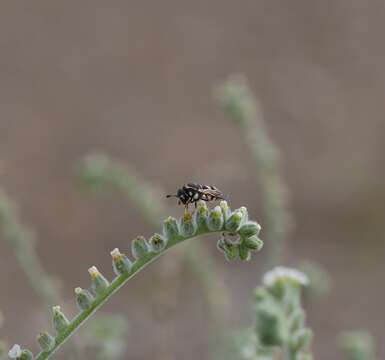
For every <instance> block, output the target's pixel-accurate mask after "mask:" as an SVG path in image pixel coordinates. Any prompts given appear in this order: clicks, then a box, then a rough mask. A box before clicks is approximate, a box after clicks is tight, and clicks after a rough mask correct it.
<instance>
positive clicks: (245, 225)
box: [9, 201, 263, 360]
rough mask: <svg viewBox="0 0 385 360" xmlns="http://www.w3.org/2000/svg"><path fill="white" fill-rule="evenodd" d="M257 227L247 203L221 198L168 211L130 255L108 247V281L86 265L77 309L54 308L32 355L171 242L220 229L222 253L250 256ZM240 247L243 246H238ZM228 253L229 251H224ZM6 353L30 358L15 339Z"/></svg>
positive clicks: (48, 348) (48, 351)
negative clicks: (177, 212) (86, 284)
mask: <svg viewBox="0 0 385 360" xmlns="http://www.w3.org/2000/svg"><path fill="white" fill-rule="evenodd" d="M259 230H260V226H259V225H258V224H257V223H255V222H252V221H249V219H248V214H247V210H246V208H244V207H243V208H240V209H238V210H235V211H233V212H231V210H230V209H229V207H228V205H227V203H226V202H225V201H222V202H221V205H220V206H216V207H215V208H213V209H212V210H210V209H208V207H207V205H206V203H204V202H199V204H198V208H197V209H196V211H195V212H194V213H193V214H190V213H186V214H185V215H184V216H183V217H182V218H181V219H180V220H179V221H178V220H176V219H175V218H173V217H168V218H167V219H166V220H165V221H164V223H163V233H162V234H158V233H156V234H154V235H153V236H151V238H149V239H148V240H146V239H145V238H143V237H141V236H140V237H137V238H136V239H134V240H133V241H132V243H131V249H132V255H133V257H134V260H133V261H132V260H130V259H129V258H128V257H127V256H126V255H124V254H122V253H120V251H119V250H118V249H114V250H113V251H112V252H111V255H112V259H113V268H114V271H115V273H116V278H115V279H113V281H112V282H109V281H108V280H107V279H106V278H105V277H104V276H103V275H102V274H101V273H100V272H99V271H98V270H97V269H96V267H91V268H90V269H89V272H90V275H91V289H90V290H87V289H83V288H80V287H78V288H76V289H75V293H76V302H77V305H78V307H79V309H80V313H79V314H78V315H77V316H76V317H75V318H74V319H72V320H68V319H67V317H66V316H65V315H64V314H63V313H62V312H61V310H60V308H58V307H55V308H54V309H53V324H54V327H55V330H56V332H57V335H56V336H55V337H54V336H52V335H50V334H49V333H46V332H43V333H41V334H40V335H39V336H38V343H39V345H40V347H41V349H42V350H41V352H40V353H39V354H38V355H37V356H36V358H35V359H36V360H45V359H48V358H49V357H50V356H51V355H52V354H53V353H54V352H55V351H57V350H58V349H59V348H60V347H61V346H62V345H63V344H64V342H65V341H66V340H68V339H69V338H70V337H71V336H72V335H73V334H74V333H75V332H76V331H77V330H78V329H79V327H80V326H81V325H82V324H84V323H85V322H86V321H87V320H88V319H89V318H90V316H91V315H92V314H93V313H95V312H96V311H97V310H98V309H99V308H100V307H101V306H102V305H103V304H104V303H105V302H106V301H108V299H109V298H110V297H111V296H112V295H113V294H114V293H116V292H117V291H118V290H119V289H120V288H121V287H122V286H123V285H124V284H125V283H126V282H127V281H128V280H129V279H131V278H132V277H133V276H134V275H135V274H136V273H138V272H139V271H140V270H142V269H144V268H145V267H146V266H147V265H148V264H149V263H151V262H152V261H153V260H155V259H156V258H158V257H159V256H160V255H161V254H163V253H164V252H165V251H167V250H168V249H170V248H171V247H173V246H175V245H177V244H180V243H181V242H183V241H185V240H187V239H191V238H194V237H196V236H198V235H203V234H209V233H222V234H224V235H226V234H227V235H230V236H231V237H232V239H231V241H230V240H229V239H227V238H226V240H224V239H220V240H219V241H218V244H219V245H218V248H219V249H220V250H221V251H223V252H224V254H225V256H226V257H227V258H231V259H233V258H235V257H234V256H233V253H234V249H238V257H239V258H241V259H245V260H248V259H249V258H250V257H249V255H248V254H249V253H250V252H251V251H255V250H259V249H260V248H261V247H262V244H263V243H262V241H261V240H259V241H258V244H259V246H258V248H256V247H254V246H253V247H249V248H247V247H248V246H249V244H250V241H249V239H251V238H253V239H255V241H253V242H257V241H256V238H255V237H256V236H258V233H259ZM235 236H236V238H235ZM245 247H246V248H247V249H246V250H241V248H242V249H244V248H245ZM230 253H231V256H229V254H230ZM241 253H247V256H241ZM9 355H10V357H11V358H16V359H33V355H32V353H31V352H30V351H29V350H26V349H21V348H20V347H19V346H18V345H15V346H14V347H13V348H12V349H11V350H10V352H9Z"/></svg>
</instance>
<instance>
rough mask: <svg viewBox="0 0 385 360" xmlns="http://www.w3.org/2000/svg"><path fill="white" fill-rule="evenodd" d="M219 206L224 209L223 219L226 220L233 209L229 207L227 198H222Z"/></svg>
mask: <svg viewBox="0 0 385 360" xmlns="http://www.w3.org/2000/svg"><path fill="white" fill-rule="evenodd" d="M219 206H220V207H221V209H222V214H223V220H224V221H225V222H226V221H227V219H228V218H229V217H230V215H231V210H230V208H229V205H228V204H227V201H225V200H222V201H221V202H220V203H219Z"/></svg>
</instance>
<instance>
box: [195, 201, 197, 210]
mask: <svg viewBox="0 0 385 360" xmlns="http://www.w3.org/2000/svg"><path fill="white" fill-rule="evenodd" d="M194 205H195V209H196V208H197V202H196V201H194Z"/></svg>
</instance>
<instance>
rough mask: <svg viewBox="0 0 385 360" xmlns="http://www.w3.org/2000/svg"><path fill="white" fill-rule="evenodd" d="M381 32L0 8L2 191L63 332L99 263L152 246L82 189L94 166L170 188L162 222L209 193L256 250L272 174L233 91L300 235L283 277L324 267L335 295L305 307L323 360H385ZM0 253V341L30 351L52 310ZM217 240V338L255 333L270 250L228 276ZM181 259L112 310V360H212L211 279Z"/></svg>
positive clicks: (360, 9) (291, 241)
mask: <svg viewBox="0 0 385 360" xmlns="http://www.w3.org/2000/svg"><path fill="white" fill-rule="evenodd" d="M384 16H385V5H384V4H383V3H382V2H380V1H371V2H364V1H359V0H349V1H348V0H334V1H322V2H320V1H314V0H312V1H309V0H307V1H296V2H293V1H284V0H278V1H266V0H263V1H259V0H253V1H248V0H244V1H241V2H239V1H217V0H212V1H195V2H189V1H174V0H166V1H162V2H154V1H145V0H144V1H143V0H142V1H135V0H134V1H115V0H113V1H109V2H101V1H92V2H91V1H72V0H68V1H65V2H52V1H40V0H39V1H33V2H28V1H8V0H4V1H2V2H1V4H0V51H1V53H0V186H1V188H2V189H3V190H4V191H5V192H6V193H7V194H8V196H9V197H10V198H12V200H13V201H14V202H15V203H17V206H18V209H19V216H20V221H21V222H22V223H24V224H28V226H29V227H31V228H33V229H34V231H35V233H36V250H37V253H38V255H39V256H40V258H41V262H42V264H43V266H44V269H45V270H46V271H47V272H48V273H50V274H52V275H54V276H55V277H57V278H58V279H60V284H61V285H60V287H61V293H62V296H61V298H62V304H61V305H62V307H63V308H64V309H65V310H66V312H67V313H68V315H70V316H73V315H74V314H75V312H76V310H75V306H74V304H73V288H74V287H76V286H87V284H88V282H89V279H88V274H87V271H86V270H87V269H88V267H90V266H91V265H97V266H98V268H99V269H100V270H101V271H103V273H104V274H105V275H106V276H108V277H110V278H111V277H112V270H111V266H110V257H109V251H110V250H111V249H113V248H115V247H119V248H120V249H121V250H122V251H123V249H127V248H128V247H129V240H131V239H132V238H134V237H135V236H136V235H138V234H143V235H145V236H149V235H151V234H152V233H153V232H154V231H157V230H158V229H157V228H156V226H154V225H153V224H151V223H150V222H149V221H147V220H146V219H145V217H144V216H143V215H142V213H141V212H140V211H138V209H137V207H136V206H135V204H133V203H132V201H127V199H126V198H125V197H124V196H122V195H121V194H119V193H118V192H115V193H109V192H100V193H97V194H92V193H90V192H88V191H86V190H85V189H84V188H82V187H81V186H79V184H78V181H77V178H76V169H77V167H76V165H77V164H78V162H79V160H81V159H82V158H84V156H86V155H87V154H89V153H90V152H95V151H98V152H101V153H105V154H108V156H109V157H111V158H112V159H115V160H117V161H119V162H120V163H121V164H124V165H126V166H127V167H129V168H131V169H135V171H136V173H137V174H140V178H143V179H145V180H146V181H147V182H150V183H153V184H155V185H156V186H157V187H158V188H159V189H163V190H160V192H159V193H156V195H154V201H155V202H156V203H161V204H162V205H163V206H165V207H168V206H169V207H171V210H168V212H169V213H170V212H171V214H173V215H178V214H181V213H182V209H181V208H178V207H177V206H176V204H175V203H174V202H172V201H168V200H166V199H165V198H164V197H163V196H164V194H166V193H173V192H174V191H175V190H176V189H177V188H178V187H179V186H180V185H182V184H183V183H184V182H188V181H191V180H193V181H198V182H201V183H207V184H214V185H216V186H218V187H219V188H220V189H221V190H223V191H224V192H225V193H228V194H230V204H231V206H232V207H234V208H236V207H239V206H242V205H246V206H247V207H248V209H249V212H250V214H251V217H252V218H253V219H257V220H258V221H259V222H260V223H261V225H262V227H263V231H262V233H261V237H262V238H264V231H267V232H268V231H269V229H266V227H264V220H265V218H266V214H265V213H264V208H263V202H262V200H261V199H262V198H263V195H262V194H261V189H260V186H258V179H259V173H260V171H263V169H258V168H257V167H256V166H255V162H254V161H253V155H252V154H251V153H250V151H249V148H248V146H247V144H246V142H245V141H244V137H243V136H242V133H241V132H240V131H239V129H238V128H237V126H236V125H235V124H234V122H232V121H230V119H229V116H228V114H225V113H224V112H223V109H221V107H220V105H219V104H218V102H217V101H216V100H215V98H214V97H213V88H214V87H215V86H217V85H218V84H221V83H222V82H223V81H224V80H225V79H227V78H228V76H229V75H231V74H233V73H242V74H244V76H245V77H246V78H247V79H248V83H249V85H250V88H251V90H252V92H253V93H254V94H255V96H256V99H258V101H259V103H260V105H261V108H262V109H263V115H264V123H265V126H266V128H267V131H268V133H269V135H270V138H271V139H272V141H273V142H274V143H275V144H276V146H277V147H278V149H279V150H280V152H281V163H280V166H281V174H282V179H283V180H282V181H283V182H284V183H285V184H286V186H287V189H288V193H289V194H290V196H289V203H288V209H289V210H290V212H291V217H292V218H293V219H294V221H293V224H294V225H293V227H292V230H291V231H290V233H288V235H287V242H286V248H287V255H286V258H285V260H284V264H285V265H292V266H295V265H296V264H298V263H299V262H300V261H301V260H303V259H307V260H311V261H315V262H317V263H318V264H320V265H322V266H323V267H325V268H326V269H327V270H328V272H329V275H330V277H331V279H332V289H331V291H330V292H329V293H328V294H327V296H324V297H322V298H320V299H317V300H315V301H308V303H307V304H306V307H307V311H308V322H309V326H310V327H312V328H313V330H314V333H315V338H314V342H313V351H314V353H315V356H316V358H318V359H341V353H340V352H339V350H338V349H337V347H336V345H335V342H336V340H335V339H336V335H337V333H338V332H339V331H341V330H345V329H362V328H363V329H368V330H370V331H371V333H372V334H373V335H374V338H375V340H376V343H377V353H378V356H379V358H384V357H385V341H384V340H385V339H384V333H385V321H384V315H383V311H382V310H383V309H382V308H383V306H384V303H385V287H384V280H383V279H384V276H385V261H384V259H385V226H384V215H385V205H384V204H385V201H384V200H385V184H384V181H383V178H384V175H385V166H384V151H385V121H384V112H385V104H384V95H385V70H384V63H385V46H384V43H383V33H384V31H385V25H384V21H383V19H384ZM129 200H130V199H129ZM160 222H161V217H159V223H160ZM1 239H2V237H1V236H0V288H1V291H0V309H1V310H2V313H3V315H4V325H3V328H2V329H1V330H0V337H1V338H3V339H5V340H6V341H7V342H9V343H14V342H19V343H22V345H23V346H26V347H30V348H32V349H33V350H34V352H36V350H37V347H36V345H35V335H36V334H37V333H38V332H39V331H40V330H42V329H49V318H50V317H49V314H48V308H47V306H45V305H43V304H42V302H41V299H40V298H39V296H38V295H37V294H36V292H34V291H33V289H32V287H31V284H30V282H29V281H28V280H27V278H26V275H25V273H24V272H23V271H22V270H21V268H20V265H19V263H18V261H17V259H16V257H15V255H14V253H13V251H12V249H11V246H10V245H9V244H8V243H7V242H6V241H1ZM211 240H212V239H210V238H203V239H199V240H197V241H198V242H199V243H201V245H202V246H204V247H205V249H207V251H208V252H209V255H210V258H211V259H212V263H213V264H214V265H215V271H216V273H217V275H218V276H219V277H220V281H221V282H223V286H224V287H225V291H224V292H223V297H225V299H223V298H222V296H221V295H220V294H219V295H220V296H219V298H220V300H221V301H224V302H226V305H224V306H226V309H227V310H226V311H225V312H224V313H225V315H226V316H221V319H222V321H223V325H222V326H223V327H224V328H225V329H228V330H229V331H230V330H232V329H237V328H242V327H245V326H250V325H251V324H252V322H253V313H252V290H253V288H254V287H255V286H256V285H258V284H259V283H260V279H261V276H262V273H263V271H264V269H263V266H264V261H265V260H264V258H265V257H266V255H265V249H263V250H262V251H261V252H260V253H258V254H255V255H254V256H253V259H252V260H251V261H250V262H247V263H244V262H232V263H227V262H226V260H225V259H224V258H223V256H222V255H221V254H219V253H218V251H216V248H215V241H211ZM183 246H186V247H188V246H190V244H185V245H183ZM266 248H267V249H268V248H269V244H268V243H267V244H266ZM176 257H177V256H172V254H168V255H166V256H165V257H164V259H162V261H160V262H156V263H154V264H152V265H151V267H150V268H149V269H148V270H147V271H146V272H143V273H140V274H138V276H136V277H135V278H134V279H133V280H132V281H130V282H129V284H128V285H127V286H125V287H124V288H123V289H122V290H121V291H120V292H119V293H118V294H116V295H115V296H114V298H113V299H112V301H111V302H109V303H108V304H107V305H106V307H105V308H104V309H103V312H104V313H107V314H120V315H121V316H122V317H123V318H125V319H127V323H128V325H127V326H128V330H127V333H125V335H124V337H123V342H124V344H125V345H126V346H127V348H126V349H125V350H124V355H123V356H122V357H121V358H123V359H128V358H129V359H148V358H151V357H152V358H157V359H196V358H202V359H210V358H211V356H210V347H211V346H212V345H210V339H209V338H210V335H209V334H208V333H209V332H210V331H209V330H208V329H209V328H210V326H211V325H212V324H211V322H210V317H209V316H208V313H209V312H210V311H211V310H212V309H211V310H210V306H209V305H208V303H207V301H206V300H205V299H206V298H207V296H205V295H204V294H203V292H204V291H203V290H202V286H201V280H200V279H199V277H200V276H202V275H199V274H197V273H194V271H193V270H192V269H191V266H187V265H186V263H185V262H183V260H182V261H181V262H180V263H177V264H175V266H173V264H172V263H171V264H170V262H173V261H175V260H174V259H175V258H176ZM167 259H168V260H169V261H167ZM165 268H166V269H167V270H164V269H165ZM165 273H166V274H167V276H166V277H165V276H163V277H162V276H161V275H160V274H163V275H164V274H165ZM165 278H166V280H165ZM217 295H218V294H217ZM52 305H54V304H52ZM84 331H86V329H84ZM80 333H81V332H80ZM165 333H166V335H165ZM214 333H215V331H214ZM79 336H81V334H78V335H76V337H77V338H78V337H79ZM78 341H79V340H78ZM214 347H215V346H214ZM65 350H66V349H63V351H60V352H59V353H58V354H57V355H56V358H57V359H64V358H66V351H65ZM91 358H92V357H91Z"/></svg>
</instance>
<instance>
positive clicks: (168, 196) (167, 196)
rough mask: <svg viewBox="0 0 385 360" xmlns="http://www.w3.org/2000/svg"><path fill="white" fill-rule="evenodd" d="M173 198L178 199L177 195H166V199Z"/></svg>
mask: <svg viewBox="0 0 385 360" xmlns="http://www.w3.org/2000/svg"><path fill="white" fill-rule="evenodd" d="M173 196H175V197H177V196H176V195H166V198H170V197H173Z"/></svg>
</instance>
